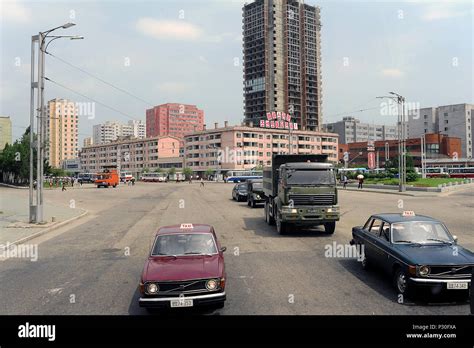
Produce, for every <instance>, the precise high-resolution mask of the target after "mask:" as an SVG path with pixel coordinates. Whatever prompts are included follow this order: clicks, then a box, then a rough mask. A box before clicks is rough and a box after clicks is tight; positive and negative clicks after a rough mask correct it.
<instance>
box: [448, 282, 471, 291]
mask: <svg viewBox="0 0 474 348" xmlns="http://www.w3.org/2000/svg"><path fill="white" fill-rule="evenodd" d="M448 289H449V290H466V289H467V283H466V282H456V283H448Z"/></svg>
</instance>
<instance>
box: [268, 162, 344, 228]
mask: <svg viewBox="0 0 474 348" xmlns="http://www.w3.org/2000/svg"><path fill="white" fill-rule="evenodd" d="M335 172H336V170H335V169H334V166H333V165H332V164H331V163H329V162H328V156H327V155H274V156H273V160H272V166H271V167H267V168H264V170H263V192H264V195H265V220H266V222H267V223H268V224H270V225H274V224H276V226H277V230H278V233H279V234H285V233H287V232H290V231H295V230H296V227H297V226H307V227H312V226H318V225H324V230H325V232H326V233H328V234H333V233H334V230H335V228H336V221H339V217H340V215H339V214H340V213H339V206H338V201H337V187H336V173H335Z"/></svg>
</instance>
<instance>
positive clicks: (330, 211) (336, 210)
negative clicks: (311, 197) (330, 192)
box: [327, 207, 339, 213]
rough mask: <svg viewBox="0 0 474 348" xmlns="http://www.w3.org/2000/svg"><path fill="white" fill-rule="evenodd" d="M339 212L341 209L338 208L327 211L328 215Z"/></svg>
mask: <svg viewBox="0 0 474 348" xmlns="http://www.w3.org/2000/svg"><path fill="white" fill-rule="evenodd" d="M338 211H339V208H337V207H332V208H328V210H327V212H328V213H337V212H338Z"/></svg>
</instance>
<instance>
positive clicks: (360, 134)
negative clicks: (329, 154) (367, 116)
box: [324, 116, 398, 144]
mask: <svg viewBox="0 0 474 348" xmlns="http://www.w3.org/2000/svg"><path fill="white" fill-rule="evenodd" d="M324 130H325V131H327V132H332V133H337V134H338V135H339V143H341V144H350V143H356V142H361V141H379V140H395V139H398V135H397V126H390V125H389V126H387V125H381V124H371V123H363V122H360V120H358V119H357V118H355V117H350V116H348V117H344V118H343V119H342V120H341V121H338V122H333V123H327V124H325V125H324Z"/></svg>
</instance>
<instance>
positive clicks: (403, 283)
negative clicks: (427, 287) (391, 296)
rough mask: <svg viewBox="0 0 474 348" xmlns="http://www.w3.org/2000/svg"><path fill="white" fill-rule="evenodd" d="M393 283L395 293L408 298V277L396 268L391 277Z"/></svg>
mask: <svg viewBox="0 0 474 348" xmlns="http://www.w3.org/2000/svg"><path fill="white" fill-rule="evenodd" d="M393 283H394V285H395V289H396V290H397V292H398V293H399V294H401V295H405V296H408V295H409V294H410V290H411V288H410V283H409V277H408V275H407V274H406V273H405V271H403V269H401V268H398V269H397V270H396V271H395V274H394V276H393Z"/></svg>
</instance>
